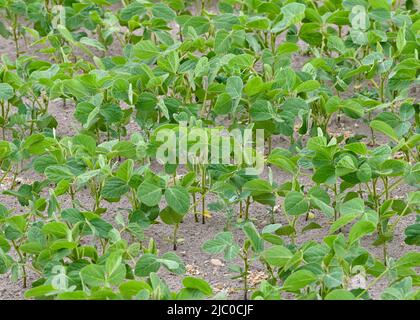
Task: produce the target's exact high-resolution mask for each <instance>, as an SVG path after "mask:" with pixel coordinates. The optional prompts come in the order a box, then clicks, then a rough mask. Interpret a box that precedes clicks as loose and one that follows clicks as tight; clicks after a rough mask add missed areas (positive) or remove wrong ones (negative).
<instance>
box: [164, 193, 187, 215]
mask: <svg viewBox="0 0 420 320" xmlns="http://www.w3.org/2000/svg"><path fill="white" fill-rule="evenodd" d="M165 199H166V201H167V203H168V205H169V206H170V207H171V208H172V209H173V210H174V211H175V212H177V213H180V214H186V213H187V212H188V210H189V208H190V196H189V194H188V191H187V190H186V189H185V188H183V187H171V188H168V189H166V190H165Z"/></svg>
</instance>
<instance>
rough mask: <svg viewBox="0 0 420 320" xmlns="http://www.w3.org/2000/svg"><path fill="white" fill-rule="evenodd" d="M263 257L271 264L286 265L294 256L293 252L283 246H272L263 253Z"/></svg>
mask: <svg viewBox="0 0 420 320" xmlns="http://www.w3.org/2000/svg"><path fill="white" fill-rule="evenodd" d="M262 257H263V258H264V260H265V261H267V263H268V264H269V265H271V266H275V267H284V266H285V265H286V263H287V262H288V261H289V260H290V259H291V258H292V257H293V253H292V252H291V251H290V250H289V249H287V248H286V247H283V246H272V247H270V248H268V249H266V250H264V252H263V253H262Z"/></svg>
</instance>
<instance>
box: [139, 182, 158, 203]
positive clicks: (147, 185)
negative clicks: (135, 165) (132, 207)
mask: <svg viewBox="0 0 420 320" xmlns="http://www.w3.org/2000/svg"><path fill="white" fill-rule="evenodd" d="M137 195H138V197H139V199H140V201H141V202H142V203H144V204H145V205H146V206H149V207H153V206H156V205H158V204H159V202H160V199H161V197H162V189H161V188H159V187H158V186H156V185H155V184H153V183H151V182H148V181H147V180H146V181H144V182H143V183H142V184H141V185H140V186H139V188H138V189H137Z"/></svg>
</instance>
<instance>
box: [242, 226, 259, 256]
mask: <svg viewBox="0 0 420 320" xmlns="http://www.w3.org/2000/svg"><path fill="white" fill-rule="evenodd" d="M242 230H243V231H244V233H245V234H246V236H247V237H248V239H249V240H250V241H251V245H252V248H253V249H254V251H255V252H257V253H258V252H261V251H262V250H264V241H263V239H261V237H260V234H259V233H258V230H257V229H256V228H255V225H254V224H253V223H252V222H250V221H248V222H246V223H245V224H244V225H243V226H242Z"/></svg>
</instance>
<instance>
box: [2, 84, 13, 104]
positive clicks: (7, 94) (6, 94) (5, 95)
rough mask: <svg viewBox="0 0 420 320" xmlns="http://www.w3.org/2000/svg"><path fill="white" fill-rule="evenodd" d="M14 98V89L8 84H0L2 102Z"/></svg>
mask: <svg viewBox="0 0 420 320" xmlns="http://www.w3.org/2000/svg"><path fill="white" fill-rule="evenodd" d="M13 96H14V92H13V87H12V86H11V85H10V84H8V83H0V100H3V101H7V100H9V99H11V98H13Z"/></svg>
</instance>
